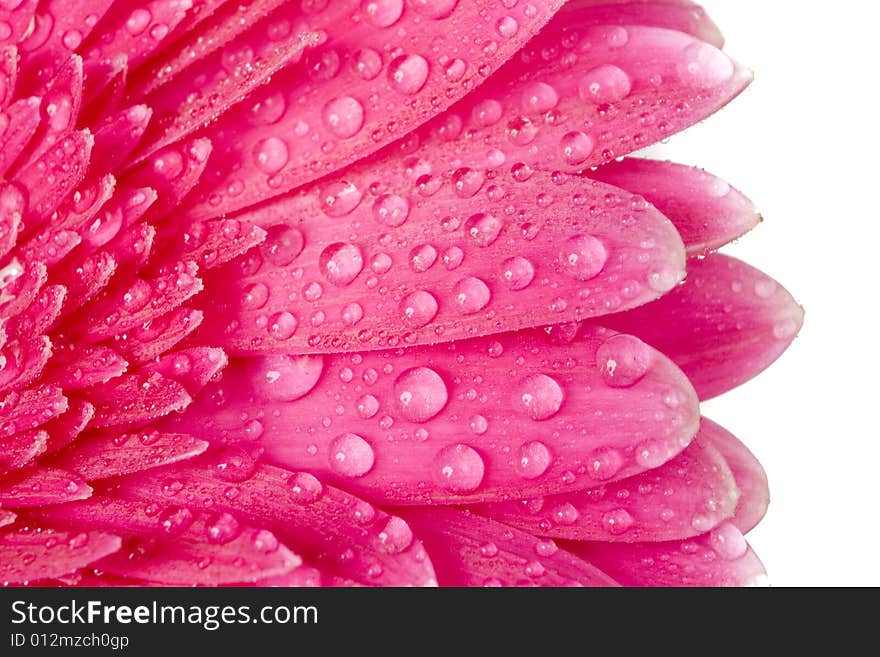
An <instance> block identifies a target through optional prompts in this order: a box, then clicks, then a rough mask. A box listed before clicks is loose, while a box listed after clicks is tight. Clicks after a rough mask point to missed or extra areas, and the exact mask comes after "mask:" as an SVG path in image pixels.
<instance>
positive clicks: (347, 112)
mask: <svg viewBox="0 0 880 657" xmlns="http://www.w3.org/2000/svg"><path fill="white" fill-rule="evenodd" d="M322 116H323V119H324V125H326V126H327V129H328V130H330V132H332V133H333V134H334V135H336V136H337V137H339V138H340V139H348V138H349V137H354V136H355V135H356V134H357V133H358V132H360V129H361V128H362V127H363V125H364V107H363V105H361V104H360V102H358V101H357V100H356V99H355V98H352V97H351V96H341V97H340V98H335V99H333V100H331V101H329V102H328V103H327V104H326V105H325V106H324V112H323V114H322Z"/></svg>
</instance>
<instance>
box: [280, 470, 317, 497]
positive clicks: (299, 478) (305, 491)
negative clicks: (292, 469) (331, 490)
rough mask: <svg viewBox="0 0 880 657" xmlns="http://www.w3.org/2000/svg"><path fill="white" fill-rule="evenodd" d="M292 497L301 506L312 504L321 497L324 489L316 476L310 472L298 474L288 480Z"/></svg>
mask: <svg viewBox="0 0 880 657" xmlns="http://www.w3.org/2000/svg"><path fill="white" fill-rule="evenodd" d="M287 486H288V487H289V488H290V495H291V497H293V499H294V500H295V501H296V502H298V503H299V504H311V503H312V502H315V501H317V499H318V498H319V497H321V493H323V492H324V487H323V486H322V485H321V482H320V481H318V480H317V479H316V478H315V476H314V475H311V474H309V473H308V472H297V473H296V474H294V475H292V476H291V477H290V479H288V480H287Z"/></svg>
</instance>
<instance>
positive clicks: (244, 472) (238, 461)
mask: <svg viewBox="0 0 880 657" xmlns="http://www.w3.org/2000/svg"><path fill="white" fill-rule="evenodd" d="M256 469H257V459H256V458H254V457H253V456H252V455H251V454H249V453H248V452H246V451H245V450H243V449H241V448H240V447H226V448H224V449H223V450H221V452H220V454H219V455H218V456H217V457H216V459H215V461H214V466H213V472H214V476H215V477H217V479H220V480H221V481H228V482H232V483H238V482H242V481H245V480H247V479H250V478H251V476H252V475H253V474H254V472H255V471H256Z"/></svg>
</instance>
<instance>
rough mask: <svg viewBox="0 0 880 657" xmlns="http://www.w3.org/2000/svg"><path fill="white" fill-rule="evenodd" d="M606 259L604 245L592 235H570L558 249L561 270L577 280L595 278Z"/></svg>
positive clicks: (606, 254)
mask: <svg viewBox="0 0 880 657" xmlns="http://www.w3.org/2000/svg"><path fill="white" fill-rule="evenodd" d="M607 260H608V252H607V251H606V250H605V246H604V245H603V244H602V242H601V241H599V240H598V239H597V238H595V237H593V236H592V235H576V236H574V237H570V238H568V239H567V240H566V241H565V243H564V244H563V245H562V249H561V250H560V251H559V263H560V265H562V271H563V272H565V273H566V274H567V275H568V276H570V277H571V278H573V279H575V280H578V281H588V280H590V279H591V278H595V277H596V276H597V275H598V274H599V272H601V271H602V268H603V267H604V266H605V262H606V261H607Z"/></svg>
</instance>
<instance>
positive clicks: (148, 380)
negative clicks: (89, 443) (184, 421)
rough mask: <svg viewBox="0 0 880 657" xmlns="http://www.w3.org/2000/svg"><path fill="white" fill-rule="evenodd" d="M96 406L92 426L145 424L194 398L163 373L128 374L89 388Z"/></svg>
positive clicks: (179, 407) (89, 396) (182, 407)
mask: <svg viewBox="0 0 880 657" xmlns="http://www.w3.org/2000/svg"><path fill="white" fill-rule="evenodd" d="M86 394H87V396H88V399H89V401H90V402H92V403H93V404H94V405H95V416H94V417H93V418H92V422H91V426H93V427H109V426H113V425H117V424H118V425H131V424H142V423H144V422H146V421H148V420H154V419H156V418H159V417H163V416H165V415H168V414H169V413H171V412H173V411H180V410H183V409H184V408H186V407H187V406H188V405H189V403H190V402H191V401H192V397H190V396H189V394H187V392H186V389H185V388H184V387H183V386H182V385H180V384H179V383H178V382H177V381H172V380H170V379H166V378H165V377H163V376H162V375H161V374H148V373H138V374H128V375H124V376H120V377H117V378H115V379H111V380H110V381H109V382H107V383H104V384H99V385H96V386H93V387H91V388H89V389H88V391H87V393H86Z"/></svg>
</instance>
